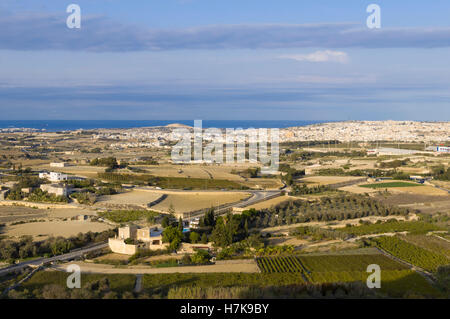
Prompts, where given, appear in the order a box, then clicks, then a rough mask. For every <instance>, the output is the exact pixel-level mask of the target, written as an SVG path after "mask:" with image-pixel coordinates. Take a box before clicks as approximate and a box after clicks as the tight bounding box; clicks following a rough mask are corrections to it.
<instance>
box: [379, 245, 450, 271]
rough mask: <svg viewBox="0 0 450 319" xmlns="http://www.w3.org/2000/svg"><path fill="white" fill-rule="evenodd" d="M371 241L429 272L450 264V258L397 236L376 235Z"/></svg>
mask: <svg viewBox="0 0 450 319" xmlns="http://www.w3.org/2000/svg"><path fill="white" fill-rule="evenodd" d="M373 241H374V242H375V244H376V245H377V246H378V247H380V248H382V249H384V250H386V251H387V252H389V253H390V254H392V255H394V256H395V257H397V258H400V259H402V260H404V261H407V262H409V263H411V264H413V265H415V266H418V267H421V268H423V269H425V270H428V271H431V272H433V271H436V269H437V268H438V267H439V266H443V265H448V264H450V259H449V258H447V257H445V256H444V255H441V254H438V253H435V252H432V251H430V250H427V249H424V248H421V247H418V246H416V245H413V244H411V243H408V242H406V241H404V240H401V239H400V238H398V237H378V238H374V239H373Z"/></svg>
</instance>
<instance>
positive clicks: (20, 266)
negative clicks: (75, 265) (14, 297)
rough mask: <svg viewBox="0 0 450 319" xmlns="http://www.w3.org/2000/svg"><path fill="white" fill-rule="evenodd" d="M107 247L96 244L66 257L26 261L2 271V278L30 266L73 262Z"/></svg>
mask: <svg viewBox="0 0 450 319" xmlns="http://www.w3.org/2000/svg"><path fill="white" fill-rule="evenodd" d="M106 247H108V244H106V243H101V244H95V245H91V246H87V247H84V248H81V249H75V250H72V251H71V252H69V253H67V254H64V255H59V256H54V257H50V258H38V259H33V260H30V261H24V262H21V263H19V264H15V265H12V266H8V267H6V268H2V269H0V276H4V275H7V274H9V273H11V272H14V271H18V270H22V269H24V268H26V267H29V266H36V267H37V266H39V265H42V264H46V263H49V262H54V261H68V260H71V259H74V258H77V257H81V256H82V255H84V254H86V253H88V252H91V251H96V250H100V249H103V248H106Z"/></svg>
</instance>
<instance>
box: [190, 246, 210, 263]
mask: <svg viewBox="0 0 450 319" xmlns="http://www.w3.org/2000/svg"><path fill="white" fill-rule="evenodd" d="M210 259H211V255H210V254H209V253H208V252H207V251H206V250H203V249H198V250H197V251H196V252H195V254H193V255H192V256H191V261H192V262H193V263H194V264H206V263H208V262H209V260H210Z"/></svg>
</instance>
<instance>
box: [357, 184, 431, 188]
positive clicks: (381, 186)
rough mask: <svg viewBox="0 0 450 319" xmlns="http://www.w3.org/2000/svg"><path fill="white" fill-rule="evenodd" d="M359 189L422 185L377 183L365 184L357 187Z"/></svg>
mask: <svg viewBox="0 0 450 319" xmlns="http://www.w3.org/2000/svg"><path fill="white" fill-rule="evenodd" d="M359 186H360V187H366V188H375V189H376V188H392V187H415V186H423V185H422V184H416V183H407V182H389V183H377V184H365V185H359Z"/></svg>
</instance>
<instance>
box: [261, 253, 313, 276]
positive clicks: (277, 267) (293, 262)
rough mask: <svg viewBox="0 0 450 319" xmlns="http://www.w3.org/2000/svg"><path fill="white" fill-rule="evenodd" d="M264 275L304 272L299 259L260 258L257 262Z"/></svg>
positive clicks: (291, 257)
mask: <svg viewBox="0 0 450 319" xmlns="http://www.w3.org/2000/svg"><path fill="white" fill-rule="evenodd" d="M256 262H257V264H258V267H259V269H261V271H262V272H263V273H282V272H301V273H303V272H304V270H305V269H304V267H303V266H302V264H301V261H300V259H299V258H297V257H294V256H290V257H260V258H258V259H257V260H256Z"/></svg>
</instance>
